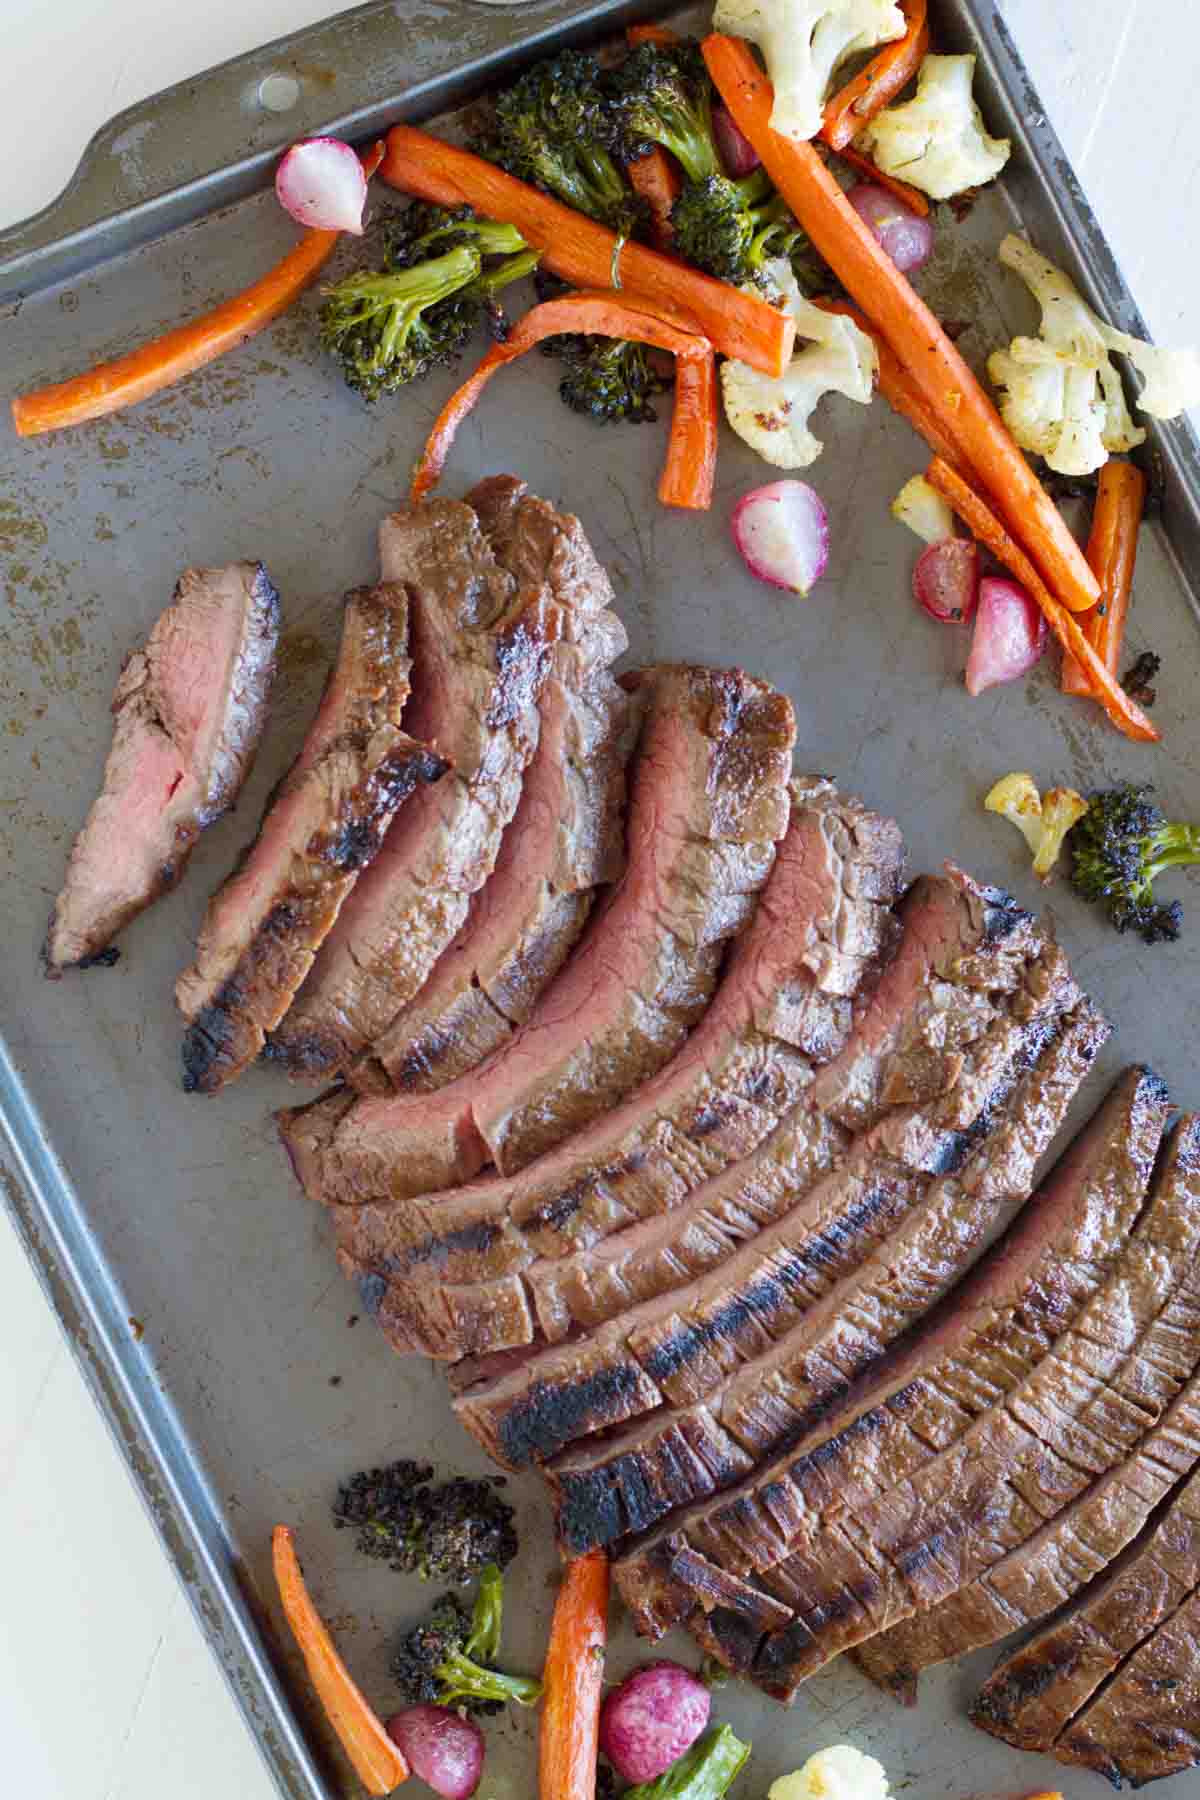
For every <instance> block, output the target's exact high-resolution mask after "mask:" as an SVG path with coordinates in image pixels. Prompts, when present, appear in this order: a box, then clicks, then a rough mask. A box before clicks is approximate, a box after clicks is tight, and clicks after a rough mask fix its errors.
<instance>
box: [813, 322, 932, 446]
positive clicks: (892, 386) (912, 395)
mask: <svg viewBox="0 0 1200 1800" xmlns="http://www.w3.org/2000/svg"><path fill="white" fill-rule="evenodd" d="M813 305H814V306H819V307H820V308H821V309H822V311H823V312H835V313H844V314H845V316H846V317H847V318H848V319H853V320H854V323H855V324H856V325H857V326H858V328H859V330H860V331H865V332H866V334H867V336H868V337H869V338H870V339H871V340H872V342H873V343H874V345H875V351H876V355H877V356H878V358H879V391H880V393H881V394H882V395H883V397H884V399H885V400H886V401H887V403H888V405H889V406H890V407H891V408H892V410H893V412H898V413H899V414H900V416H901V418H904V419H907V420H908V422H909V424H910V425H911V426H912V427H913V429H914V430H915V431H917V432H919V433H920V435H921V436H922V437H923V438H924V439H925V442H926V443H927V444H928V445H929V448H930V449H931V450H932V451H933V453H934V455H935V456H940V457H941V458H942V459H943V461H944V462H948V463H949V464H950V465H951V467H952V468H953V467H957V466H958V465H959V456H958V449H957V446H956V445H954V444H952V443H951V442H950V439H949V438H948V437H947V435H946V433H945V432H944V431H943V430H942V427H941V426H940V425H939V423H938V421H937V419H936V418H935V417H934V414H933V410H932V408H931V407H930V405H929V402H928V401H927V400H926V398H925V396H924V394H923V393H922V392H921V390H920V388H918V387H917V385H916V383H915V382H914V381H913V380H912V378H911V377H910V375H909V374H908V372H907V370H906V369H905V368H904V365H903V364H902V363H901V362H900V360H899V358H898V357H896V356H894V355H893V353H892V351H891V349H890V348H889V347H888V345H887V344H886V343H885V342H884V340H883V338H881V337H880V335H879V333H878V331H876V329H875V327H874V326H873V325H872V324H871V321H870V319H867V318H864V316H863V314H862V313H860V312H859V310H858V308H857V306H851V305H850V303H849V301H846V300H827V299H823V298H821V297H819V296H818V297H817V298H816V299H815V300H814V301H813Z"/></svg>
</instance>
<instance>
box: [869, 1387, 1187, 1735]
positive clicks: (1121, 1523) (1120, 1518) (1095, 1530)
mask: <svg viewBox="0 0 1200 1800" xmlns="http://www.w3.org/2000/svg"><path fill="white" fill-rule="evenodd" d="M1198 1446H1200V1377H1197V1376H1193V1377H1192V1379H1191V1380H1190V1381H1189V1382H1188V1384H1187V1386H1186V1387H1185V1388H1183V1389H1182V1391H1181V1392H1180V1394H1179V1395H1178V1397H1177V1399H1175V1400H1173V1401H1172V1403H1171V1405H1170V1406H1169V1407H1168V1408H1167V1410H1166V1412H1165V1413H1164V1414H1163V1416H1162V1419H1161V1420H1160V1421H1159V1423H1158V1424H1157V1425H1156V1426H1155V1427H1154V1429H1153V1430H1152V1431H1149V1432H1147V1433H1146V1436H1145V1437H1144V1438H1143V1439H1142V1441H1141V1443H1140V1444H1139V1445H1138V1447H1137V1450H1136V1452H1135V1453H1134V1455H1133V1456H1131V1457H1130V1458H1129V1460H1128V1461H1127V1462H1124V1463H1121V1464H1120V1465H1119V1466H1118V1467H1117V1468H1115V1469H1110V1470H1109V1472H1108V1474H1106V1475H1102V1476H1101V1478H1100V1479H1099V1481H1096V1482H1094V1483H1093V1484H1092V1486H1091V1487H1090V1488H1088V1490H1087V1492H1086V1493H1084V1494H1083V1495H1081V1496H1080V1498H1079V1499H1078V1500H1076V1501H1073V1502H1072V1503H1071V1505H1069V1506H1066V1507H1064V1508H1063V1510H1062V1511H1061V1512H1060V1513H1057V1514H1055V1516H1054V1518H1053V1519H1050V1520H1048V1521H1047V1523H1046V1524H1045V1525H1043V1526H1042V1527H1041V1528H1040V1529H1039V1530H1038V1531H1036V1532H1035V1533H1034V1535H1033V1537H1031V1538H1030V1539H1029V1540H1028V1541H1027V1542H1026V1543H1024V1544H1022V1545H1020V1547H1019V1548H1018V1549H1016V1550H1013V1551H1010V1552H1009V1554H1008V1555H1007V1556H1004V1557H1001V1559H1000V1561H999V1562H998V1563H996V1565H995V1566H994V1567H993V1568H991V1569H988V1570H986V1571H985V1572H984V1574H983V1575H981V1576H980V1577H979V1579H978V1581H972V1582H970V1583H969V1584H968V1585H967V1586H965V1587H962V1588H959V1590H958V1591H957V1593H954V1594H951V1596H950V1598H949V1599H948V1600H944V1601H943V1602H942V1604H941V1605H940V1606H935V1607H934V1608H933V1609H932V1610H931V1611H930V1612H927V1613H917V1614H915V1615H914V1616H913V1617H912V1618H911V1619H904V1620H902V1621H901V1623H900V1624H899V1625H894V1626H893V1627H892V1629H891V1630H890V1631H885V1632H882V1633H881V1634H880V1635H879V1636H878V1637H874V1638H868V1639H867V1641H866V1642H865V1643H863V1644H860V1645H859V1647H858V1649H857V1650H854V1651H852V1652H851V1655H852V1657H853V1659H854V1661H855V1662H857V1663H858V1664H859V1666H860V1668H862V1669H863V1670H864V1672H865V1673H866V1674H867V1675H869V1676H870V1677H871V1679H872V1680H873V1681H875V1682H876V1683H877V1684H878V1685H879V1686H880V1687H882V1688H884V1689H885V1691H886V1692H888V1693H890V1694H891V1695H893V1696H894V1698H896V1699H897V1700H901V1701H903V1702H904V1704H905V1705H907V1706H912V1705H915V1704H916V1699H917V1683H918V1681H919V1679H920V1676H921V1672H922V1670H924V1669H928V1668H931V1667H932V1666H933V1665H934V1664H935V1663H940V1662H949V1661H950V1660H951V1659H952V1658H954V1657H957V1656H964V1655H966V1653H967V1652H968V1651H970V1650H978V1649H981V1648H982V1647H983V1646H984V1645H986V1644H994V1643H996V1642H997V1641H998V1640H999V1639H1000V1638H1004V1637H1008V1636H1009V1635H1010V1634H1011V1633H1012V1632H1014V1631H1018V1630H1026V1629H1028V1627H1029V1626H1031V1625H1034V1624H1036V1623H1037V1621H1038V1620H1039V1619H1044V1618H1046V1617H1047V1615H1048V1614H1050V1613H1053V1612H1055V1611H1056V1610H1057V1609H1058V1608H1059V1607H1061V1606H1063V1605H1065V1603H1066V1602H1068V1601H1069V1600H1071V1599H1072V1598H1073V1597H1074V1595H1075V1594H1076V1593H1077V1591H1078V1590H1079V1589H1081V1588H1083V1587H1086V1586H1087V1584H1088V1582H1090V1581H1092V1580H1093V1578H1094V1577H1095V1576H1097V1575H1099V1574H1100V1573H1101V1572H1102V1571H1103V1570H1104V1569H1105V1568H1106V1567H1107V1565H1108V1564H1109V1563H1111V1562H1112V1561H1113V1560H1114V1558H1116V1557H1117V1556H1119V1555H1120V1554H1121V1552H1122V1551H1123V1550H1125V1549H1126V1547H1127V1546H1128V1545H1129V1544H1130V1543H1131V1542H1132V1541H1133V1539H1134V1538H1135V1537H1136V1536H1137V1534H1138V1532H1139V1531H1140V1530H1141V1529H1142V1527H1143V1526H1144V1525H1145V1523H1146V1521H1147V1519H1148V1518H1149V1517H1150V1515H1151V1513H1152V1512H1153V1511H1154V1509H1155V1507H1156V1506H1158V1505H1159V1503H1160V1502H1161V1501H1163V1500H1164V1499H1166V1497H1167V1496H1168V1495H1169V1493H1170V1490H1171V1488H1172V1487H1173V1486H1174V1484H1175V1482H1176V1481H1177V1480H1178V1479H1179V1477H1180V1476H1183V1475H1187V1474H1188V1473H1189V1471H1190V1470H1191V1469H1192V1467H1193V1465H1194V1463H1195V1461H1196V1458H1197V1456H1198V1455H1200V1448H1198ZM1048 1629H1050V1630H1052V1629H1053V1627H1050V1628H1048ZM1038 1641H1039V1640H1038V1639H1037V1638H1034V1639H1033V1640H1032V1642H1033V1643H1035V1644H1036V1643H1037V1642H1038ZM1006 1666H1007V1664H1001V1669H1003V1668H1005V1667H1006ZM1063 1673H1064V1675H1066V1674H1069V1673H1070V1668H1069V1665H1067V1664H1064V1665H1063ZM1057 1680H1058V1673H1057V1664H1056V1665H1055V1666H1054V1668H1051V1666H1050V1665H1049V1664H1048V1663H1047V1664H1046V1666H1045V1668H1044V1669H1043V1672H1042V1674H1040V1675H1038V1674H1031V1679H1030V1680H1029V1681H1028V1682H1027V1683H1023V1684H1018V1682H1017V1681H1016V1680H1013V1681H1012V1682H1011V1683H1009V1684H1008V1686H1007V1690H1006V1691H1007V1700H1006V1702H1005V1708H1004V1710H1005V1714H1006V1716H1007V1717H1009V1718H1011V1719H1012V1721H1013V1723H1014V1725H1017V1724H1018V1723H1019V1726H1020V1729H1021V1730H1022V1731H1024V1730H1025V1729H1026V1728H1027V1727H1028V1728H1030V1729H1032V1720H1033V1719H1034V1718H1035V1716H1036V1715H1037V1714H1038V1713H1039V1711H1040V1708H1041V1706H1042V1704H1043V1702H1044V1701H1048V1702H1049V1703H1050V1704H1053V1694H1054V1691H1055V1683H1056V1681H1057ZM989 1685H990V1684H989ZM993 1692H994V1693H998V1692H999V1684H997V1688H996V1689H995V1690H993ZM996 1707H997V1712H998V1713H999V1703H998V1702H997V1703H996ZM1051 1735H1053V1734H1051Z"/></svg>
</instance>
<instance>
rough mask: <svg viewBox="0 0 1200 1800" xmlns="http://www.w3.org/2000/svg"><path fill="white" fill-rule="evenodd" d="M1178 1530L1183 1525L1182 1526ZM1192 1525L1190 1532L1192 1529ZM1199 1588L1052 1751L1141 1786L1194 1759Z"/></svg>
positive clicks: (1198, 1739) (1198, 1727)
mask: <svg viewBox="0 0 1200 1800" xmlns="http://www.w3.org/2000/svg"><path fill="white" fill-rule="evenodd" d="M1180 1529H1183V1527H1182V1524H1181V1526H1180ZM1194 1529H1195V1528H1194V1527H1193V1531H1194ZM1198 1644H1200V1591H1197V1589H1195V1588H1193V1590H1192V1592H1191V1593H1190V1594H1189V1595H1188V1597H1187V1598H1186V1600H1184V1601H1183V1603H1182V1605H1180V1606H1178V1607H1177V1608H1176V1609H1175V1611H1174V1612H1172V1613H1171V1614H1170V1616H1169V1617H1167V1618H1165V1619H1164V1621H1163V1623H1162V1624H1161V1625H1160V1626H1159V1627H1158V1629H1157V1631H1155V1632H1154V1633H1153V1635H1152V1636H1151V1637H1149V1638H1148V1639H1147V1640H1146V1642H1145V1643H1144V1644H1142V1645H1141V1646H1140V1647H1139V1648H1138V1649H1137V1650H1135V1651H1134V1652H1133V1654H1132V1655H1131V1656H1130V1657H1128V1658H1127V1660H1126V1661H1125V1662H1124V1663H1122V1664H1121V1667H1120V1668H1119V1669H1118V1670H1117V1672H1116V1674H1114V1675H1113V1676H1112V1677H1111V1678H1110V1679H1109V1681H1108V1683H1107V1685H1106V1686H1105V1687H1102V1688H1101V1690H1100V1692H1099V1693H1098V1694H1097V1695H1096V1697H1095V1699H1094V1700H1092V1701H1091V1703H1090V1704H1089V1705H1088V1706H1086V1707H1084V1709H1083V1711H1082V1712H1081V1713H1079V1714H1078V1715H1077V1716H1076V1717H1075V1718H1074V1719H1073V1720H1072V1721H1071V1723H1070V1725H1068V1726H1067V1728H1066V1730H1065V1731H1064V1732H1063V1733H1062V1736H1061V1737H1060V1738H1059V1739H1058V1740H1057V1742H1056V1743H1055V1745H1054V1748H1053V1750H1052V1751H1051V1752H1050V1754H1051V1755H1052V1756H1054V1757H1056V1758H1057V1760H1058V1761H1059V1762H1061V1763H1068V1764H1077V1765H1081V1766H1082V1767H1083V1768H1085V1769H1095V1770H1096V1772H1097V1774H1100V1775H1106V1776H1107V1777H1108V1779H1109V1780H1110V1781H1111V1782H1112V1784H1113V1786H1114V1787H1120V1786H1121V1783H1122V1782H1123V1781H1127V1782H1129V1784H1130V1786H1131V1787H1143V1786H1144V1785H1145V1784H1146V1782H1148V1781H1159V1780H1161V1779H1162V1777H1163V1776H1165V1775H1179V1774H1181V1773H1182V1772H1183V1770H1184V1769H1191V1768H1194V1767H1195V1766H1196V1764H1197V1763H1200V1723H1198V1721H1200V1674H1198V1671H1197V1667H1196V1659H1197V1646H1198Z"/></svg>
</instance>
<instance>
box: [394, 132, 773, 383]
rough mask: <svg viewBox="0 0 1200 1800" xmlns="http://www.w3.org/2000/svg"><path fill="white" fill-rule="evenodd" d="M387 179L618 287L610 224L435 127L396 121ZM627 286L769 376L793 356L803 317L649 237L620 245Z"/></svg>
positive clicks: (583, 283) (556, 266)
mask: <svg viewBox="0 0 1200 1800" xmlns="http://www.w3.org/2000/svg"><path fill="white" fill-rule="evenodd" d="M380 173H381V174H382V176H383V179H384V180H385V181H387V182H390V183H391V185H392V186H393V187H397V188H401V189H403V191H404V192H405V193H408V194H415V195H416V196H417V197H418V198H419V199H422V200H434V201H437V202H438V203H439V204H440V205H442V206H464V205H467V206H474V207H476V208H477V209H478V210H479V211H480V212H481V213H485V214H486V215H487V217H488V218H489V219H502V220H503V221H504V222H505V224H508V225H515V226H516V227H517V229H518V230H519V231H520V232H522V233H523V235H524V236H525V237H526V238H527V239H528V241H529V242H530V243H531V244H532V245H533V247H534V249H535V250H540V251H541V254H542V261H543V262H544V263H545V265H546V267H547V268H548V269H552V270H553V271H554V273H555V274H556V275H561V276H562V277H563V278H564V280H566V281H570V282H573V283H575V285H576V286H578V287H581V288H611V287H612V286H613V274H614V267H613V265H614V262H618V255H617V252H618V239H617V237H616V236H615V234H614V233H613V232H611V231H609V230H608V229H607V228H606V227H605V226H603V225H597V224H596V223H595V221H594V220H592V219H585V218H584V217H583V214H582V213H577V212H573V211H572V209H571V208H570V207H569V206H563V205H562V204H561V203H560V202H559V201H557V200H552V199H551V198H550V196H549V195H548V194H542V193H539V192H538V190H537V188H533V187H529V186H528V185H527V183H525V182H523V181H517V180H515V179H514V177H513V176H511V175H506V174H505V173H504V171H503V170H502V169H497V168H495V167H494V166H493V165H492V164H491V163H489V162H485V161H484V159H483V158H482V157H481V156H474V155H472V153H471V152H470V151H469V150H460V149H459V148H458V147H457V146H456V145H454V144H444V143H443V142H442V141H441V139H440V138H435V137H430V136H429V134H428V132H424V131H416V130H414V129H413V127H412V126H409V125H396V126H393V128H392V130H391V131H389V133H388V138H387V155H386V156H385V158H384V161H383V167H382V169H381V171H380ZM617 272H618V273H619V276H620V286H621V290H622V292H624V293H626V294H632V295H636V296H637V297H638V298H639V299H641V300H642V301H643V302H649V304H650V305H651V306H652V307H653V308H654V309H655V310H656V311H657V312H659V313H663V314H666V315H667V316H668V317H671V318H682V317H686V318H687V319H689V320H690V322H691V328H692V330H693V331H697V332H702V333H703V334H704V336H705V337H707V338H708V339H709V340H710V342H711V343H712V345H713V347H714V348H715V349H717V350H719V351H720V352H721V354H722V355H723V356H733V357H737V358H738V360H739V361H741V362H748V363H749V364H750V365H751V367H752V368H755V369H761V370H762V372H763V374H764V375H775V376H778V375H782V374H783V372H784V370H785V369H786V368H787V365H788V363H789V361H790V360H791V355H792V347H793V344H794V342H795V337H796V326H795V321H794V320H793V319H792V318H791V317H790V316H788V315H787V314H785V313H781V312H777V311H776V309H775V308H774V307H773V306H768V305H767V304H766V302H765V301H763V300H759V299H757V298H756V297H755V296H754V295H752V294H742V293H739V292H738V290H737V289H736V288H732V287H730V286H729V285H728V283H726V282H724V281H715V280H714V279H713V277H712V276H711V275H702V274H701V273H700V271H699V270H698V269H693V268H689V266H688V264H687V263H682V262H679V261H677V260H676V259H675V258H674V257H672V256H664V255H663V254H662V252H661V251H660V250H650V249H648V248H647V247H646V245H645V244H631V243H626V244H624V245H621V246H620V255H619V263H618V270H617Z"/></svg>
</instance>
